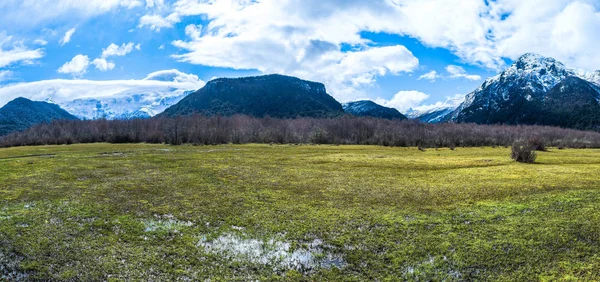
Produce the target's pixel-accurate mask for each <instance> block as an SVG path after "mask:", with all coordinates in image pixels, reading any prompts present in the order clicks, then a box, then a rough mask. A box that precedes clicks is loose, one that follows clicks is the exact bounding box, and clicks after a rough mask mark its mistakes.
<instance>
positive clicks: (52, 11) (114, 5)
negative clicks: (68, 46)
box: [0, 0, 143, 32]
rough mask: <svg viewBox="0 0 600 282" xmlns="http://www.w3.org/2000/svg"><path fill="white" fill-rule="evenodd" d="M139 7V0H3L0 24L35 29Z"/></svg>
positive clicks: (12, 28) (12, 27)
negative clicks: (47, 24) (50, 24)
mask: <svg viewBox="0 0 600 282" xmlns="http://www.w3.org/2000/svg"><path fill="white" fill-rule="evenodd" d="M141 6H143V5H142V2H141V1H140V0H85V1H75V0H2V1H0V11H2V17H0V26H2V27H3V28H6V29H8V30H11V31H15V32H16V31H23V30H35V29H39V28H40V25H41V24H44V23H49V22H52V23H53V24H57V23H79V22H81V21H82V20H86V19H89V18H91V17H94V16H98V15H101V14H104V13H108V12H110V11H114V10H117V9H120V8H122V9H133V8H136V7H141Z"/></svg>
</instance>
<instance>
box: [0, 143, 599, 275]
mask: <svg viewBox="0 0 600 282" xmlns="http://www.w3.org/2000/svg"><path fill="white" fill-rule="evenodd" d="M0 280H8V281H12V280H54V281H105V280H106V281H198V280H200V281H248V280H260V281H323V280H329V281H399V280H408V281H472V280H487V281H555V280H564V281H576V280H581V281H590V280H600V150H583V149H581V150H574V149H573V150H571V149H568V150H558V149H555V148H550V150H549V151H548V152H540V153H539V156H538V159H537V161H536V163H535V164H531V165H528V164H520V163H516V162H514V161H512V160H511V159H510V149H509V148H503V147H500V148H457V149H456V150H449V149H438V150H436V149H427V150H426V151H424V152H423V151H420V150H418V149H416V148H392V147H375V146H309V145H222V146H168V145H146V144H135V145H109V144H91V145H70V146H43V147H22V148H9V149H0Z"/></svg>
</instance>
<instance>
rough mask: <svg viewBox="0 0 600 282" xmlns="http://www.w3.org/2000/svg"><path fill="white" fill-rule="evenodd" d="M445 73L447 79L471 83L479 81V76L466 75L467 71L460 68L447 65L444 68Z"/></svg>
mask: <svg viewBox="0 0 600 282" xmlns="http://www.w3.org/2000/svg"><path fill="white" fill-rule="evenodd" d="M446 71H447V72H448V74H449V76H448V77H449V78H465V79H468V80H471V81H477V80H481V76H479V75H474V74H468V73H467V71H466V70H465V69H464V68H463V67H461V66H455V65H449V66H447V67H446Z"/></svg>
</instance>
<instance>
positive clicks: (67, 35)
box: [59, 27, 77, 46]
mask: <svg viewBox="0 0 600 282" xmlns="http://www.w3.org/2000/svg"><path fill="white" fill-rule="evenodd" d="M76 30H77V28H76V27H74V28H72V29H69V30H67V32H65V35H64V36H63V38H62V39H61V40H60V41H59V43H60V45H61V46H63V45H65V44H67V43H69V42H71V37H72V36H73V33H75V31H76Z"/></svg>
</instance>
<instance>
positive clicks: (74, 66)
mask: <svg viewBox="0 0 600 282" xmlns="http://www.w3.org/2000/svg"><path fill="white" fill-rule="evenodd" d="M89 66H90V58H89V57H88V56H84V55H77V56H75V57H73V59H72V60H71V61H69V62H67V63H65V64H64V65H63V66H62V67H60V68H59V69H58V72H59V73H65V74H71V75H73V76H75V77H78V76H82V75H83V74H85V73H86V72H87V69H88V67H89Z"/></svg>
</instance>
